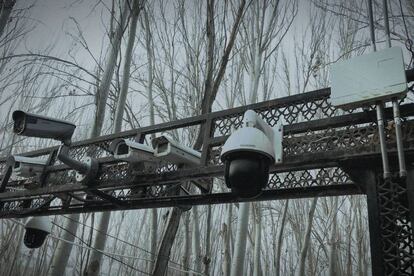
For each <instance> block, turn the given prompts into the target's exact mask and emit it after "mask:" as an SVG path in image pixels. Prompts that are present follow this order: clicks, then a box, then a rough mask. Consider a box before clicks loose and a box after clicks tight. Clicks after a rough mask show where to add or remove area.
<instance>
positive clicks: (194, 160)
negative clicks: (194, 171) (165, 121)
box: [152, 134, 201, 166]
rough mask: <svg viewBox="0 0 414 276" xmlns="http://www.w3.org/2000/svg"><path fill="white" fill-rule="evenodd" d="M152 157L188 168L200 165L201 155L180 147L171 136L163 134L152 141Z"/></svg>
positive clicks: (182, 146)
mask: <svg viewBox="0 0 414 276" xmlns="http://www.w3.org/2000/svg"><path fill="white" fill-rule="evenodd" d="M152 146H153V147H154V156H155V157H159V158H162V159H163V160H167V161H169V162H172V163H175V164H183V165H188V166H196V165H200V160H201V153H200V152H198V151H196V150H193V149H192V148H189V147H187V146H184V145H181V144H180V143H178V142H177V141H175V140H174V139H173V138H172V137H171V136H169V135H167V134H163V135H161V136H159V137H157V138H154V139H153V140H152Z"/></svg>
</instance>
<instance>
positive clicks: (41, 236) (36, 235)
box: [24, 217, 52, 248]
mask: <svg viewBox="0 0 414 276" xmlns="http://www.w3.org/2000/svg"><path fill="white" fill-rule="evenodd" d="M25 229H26V232H25V234H24V245H26V247H28V248H39V247H41V246H42V245H43V243H44V242H45V240H46V237H47V235H49V234H50V232H51V231H52V224H51V223H50V220H49V219H48V218H47V217H31V218H30V219H29V221H28V222H27V223H26V225H25Z"/></svg>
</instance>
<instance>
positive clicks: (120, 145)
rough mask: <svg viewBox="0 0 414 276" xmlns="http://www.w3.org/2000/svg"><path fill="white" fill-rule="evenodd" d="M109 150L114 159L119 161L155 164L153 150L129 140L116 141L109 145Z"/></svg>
mask: <svg viewBox="0 0 414 276" xmlns="http://www.w3.org/2000/svg"><path fill="white" fill-rule="evenodd" d="M110 150H111V151H112V152H113V153H114V158H115V159H120V160H123V161H127V162H130V163H138V162H145V161H146V162H155V161H156V160H157V158H156V157H154V149H153V148H151V147H150V146H147V145H144V144H141V143H138V142H135V141H132V140H129V139H116V140H114V141H113V142H112V143H111V145H110Z"/></svg>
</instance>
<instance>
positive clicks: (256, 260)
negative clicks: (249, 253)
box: [253, 202, 262, 276]
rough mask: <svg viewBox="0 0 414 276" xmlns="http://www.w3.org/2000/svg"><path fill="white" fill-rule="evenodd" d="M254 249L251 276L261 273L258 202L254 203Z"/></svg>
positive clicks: (260, 220)
mask: <svg viewBox="0 0 414 276" xmlns="http://www.w3.org/2000/svg"><path fill="white" fill-rule="evenodd" d="M254 205H255V206H254V207H255V208H254V211H255V212H254V214H255V219H254V249H253V276H260V275H261V273H260V272H261V262H260V250H261V241H262V213H261V210H260V202H257V203H254Z"/></svg>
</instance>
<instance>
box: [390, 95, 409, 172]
mask: <svg viewBox="0 0 414 276" xmlns="http://www.w3.org/2000/svg"><path fill="white" fill-rule="evenodd" d="M392 110H393V114H394V124H395V138H396V140H397V152H398V164H399V167H400V177H406V176H407V169H406V167H405V156H404V146H403V137H402V132H401V118H400V107H399V104H398V100H397V99H394V100H393V101H392Z"/></svg>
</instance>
